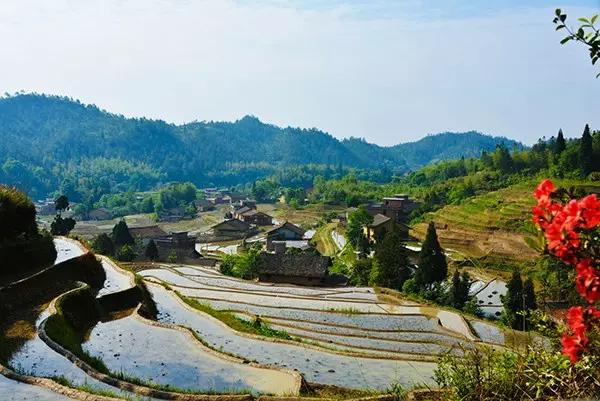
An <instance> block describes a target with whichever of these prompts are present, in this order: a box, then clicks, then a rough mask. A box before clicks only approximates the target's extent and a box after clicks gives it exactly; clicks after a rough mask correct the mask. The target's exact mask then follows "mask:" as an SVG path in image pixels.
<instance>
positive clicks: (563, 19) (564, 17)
mask: <svg viewBox="0 0 600 401" xmlns="http://www.w3.org/2000/svg"><path fill="white" fill-rule="evenodd" d="M558 18H560V20H561V21H562V22H565V20H566V19H567V14H562V15H561V16H560V17H558Z"/></svg>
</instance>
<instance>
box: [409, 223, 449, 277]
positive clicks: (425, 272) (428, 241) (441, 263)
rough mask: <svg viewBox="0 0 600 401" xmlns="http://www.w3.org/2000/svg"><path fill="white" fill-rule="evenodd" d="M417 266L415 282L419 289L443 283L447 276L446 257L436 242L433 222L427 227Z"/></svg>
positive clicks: (437, 241)
mask: <svg viewBox="0 0 600 401" xmlns="http://www.w3.org/2000/svg"><path fill="white" fill-rule="evenodd" d="M418 265H419V267H418V269H417V272H416V273H415V282H416V284H417V285H418V286H419V287H420V288H429V287H431V285H432V284H433V283H436V282H441V281H444V280H445V279H446V276H447V275H448V264H447V263H446V255H445V254H444V250H443V249H442V246H441V245H440V242H439V240H438V237H437V232H436V230H435V223H434V222H433V221H431V222H429V226H428V227H427V234H426V235H425V241H423V244H422V245H421V252H420V253H419V263H418Z"/></svg>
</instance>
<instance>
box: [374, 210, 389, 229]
mask: <svg viewBox="0 0 600 401" xmlns="http://www.w3.org/2000/svg"><path fill="white" fill-rule="evenodd" d="M390 220H391V218H389V217H387V216H384V215H383V214H380V213H377V214H376V215H375V216H373V222H372V223H371V224H369V227H377V226H380V225H382V224H385V223H387V222H388V221H390Z"/></svg>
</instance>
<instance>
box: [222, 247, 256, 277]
mask: <svg viewBox="0 0 600 401" xmlns="http://www.w3.org/2000/svg"><path fill="white" fill-rule="evenodd" d="M259 254H260V247H254V246H253V247H250V249H248V250H247V251H245V252H242V253H241V254H236V255H223V256H222V258H221V264H220V267H219V269H220V271H221V273H223V274H226V275H228V276H233V277H239V278H243V279H253V278H256V276H257V274H258V267H259V266H260V259H259Z"/></svg>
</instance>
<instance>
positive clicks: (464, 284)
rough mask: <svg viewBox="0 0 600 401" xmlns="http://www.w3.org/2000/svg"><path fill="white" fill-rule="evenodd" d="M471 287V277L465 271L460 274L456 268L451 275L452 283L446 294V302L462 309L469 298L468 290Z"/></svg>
mask: <svg viewBox="0 0 600 401" xmlns="http://www.w3.org/2000/svg"><path fill="white" fill-rule="evenodd" d="M470 288H471V277H470V276H469V273H467V272H466V271H465V272H463V273H462V275H461V274H460V272H459V271H458V269H457V270H455V271H454V274H453V275H452V285H451V286H450V293H449V294H448V303H449V304H450V305H451V306H453V307H455V308H457V309H463V308H464V306H465V304H466V303H467V301H468V300H469V290H470Z"/></svg>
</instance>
